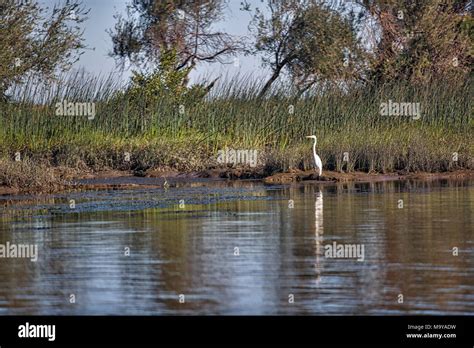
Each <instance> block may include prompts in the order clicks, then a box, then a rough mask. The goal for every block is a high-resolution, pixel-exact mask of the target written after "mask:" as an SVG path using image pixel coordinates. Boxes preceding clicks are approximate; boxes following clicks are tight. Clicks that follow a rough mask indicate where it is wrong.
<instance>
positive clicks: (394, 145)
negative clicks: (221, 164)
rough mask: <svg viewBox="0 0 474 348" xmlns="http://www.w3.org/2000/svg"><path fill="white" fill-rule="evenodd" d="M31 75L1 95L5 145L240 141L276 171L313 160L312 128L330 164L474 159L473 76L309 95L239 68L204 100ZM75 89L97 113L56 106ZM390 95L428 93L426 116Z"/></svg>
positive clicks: (211, 149) (58, 150) (41, 148)
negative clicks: (68, 112) (265, 86)
mask: <svg viewBox="0 0 474 348" xmlns="http://www.w3.org/2000/svg"><path fill="white" fill-rule="evenodd" d="M32 84H33V83H32ZM32 84H30V85H27V87H26V88H23V89H17V90H14V91H13V94H14V100H16V102H12V103H11V104H8V105H2V106H1V110H0V157H4V158H13V156H14V154H15V153H16V152H20V153H21V154H22V157H24V158H30V159H33V160H35V161H42V162H44V161H46V162H49V163H50V164H52V165H67V166H72V167H77V166H78V165H79V164H84V165H86V166H89V167H92V168H95V169H99V168H103V167H109V168H117V169H136V168H145V169H146V168H150V167H157V166H169V167H172V168H176V169H178V170H183V171H190V170H202V169H205V168H208V167H209V166H213V165H215V161H212V158H213V157H215V156H216V153H217V151H218V150H219V149H223V148H225V147H229V148H234V149H257V150H259V151H260V154H261V156H260V159H261V161H260V164H262V165H265V164H266V165H267V166H269V163H270V162H271V166H270V167H271V168H270V170H271V171H281V170H287V169H288V168H292V167H293V168H301V169H304V168H309V167H311V165H312V161H311V142H310V141H308V140H307V139H306V138H305V136H306V135H311V134H315V135H316V136H317V137H318V147H317V148H318V150H317V151H318V153H319V154H320V156H321V158H322V160H323V163H324V166H325V169H326V170H327V169H332V170H349V171H353V170H362V171H368V172H392V171H397V170H403V171H429V172H432V171H446V170H450V169H452V168H472V166H473V161H472V157H473V152H474V146H473V140H472V139H473V137H472V134H473V122H472V117H471V114H472V105H471V102H470V100H471V99H472V92H471V89H470V88H469V86H470V83H469V81H466V82H464V83H449V84H448V83H444V82H437V83H433V84H432V85H430V86H427V87H417V86H408V85H405V84H403V83H398V84H394V85H391V86H379V87H376V86H372V87H367V86H365V87H352V88H349V92H344V91H342V90H341V88H337V87H330V88H327V87H326V89H325V90H324V92H321V93H316V94H314V95H308V96H304V97H302V98H295V97H293V96H292V95H290V94H289V92H288V91H290V90H291V89H290V88H286V89H285V88H283V87H281V88H280V89H279V90H276V91H275V92H274V94H273V95H272V96H270V97H269V98H266V99H258V98H257V97H256V96H257V93H258V88H259V85H258V83H255V82H252V81H250V80H239V81H237V80H234V81H230V82H228V83H226V84H221V85H220V86H216V87H215V89H214V90H213V91H212V92H211V94H210V95H209V96H208V98H207V99H205V100H184V101H181V102H176V101H175V100H174V99H172V98H167V97H166V96H163V97H162V98H159V99H158V101H157V102H155V103H154V104H153V105H145V101H140V100H138V101H137V100H134V101H133V102H132V101H131V100H129V99H128V98H127V97H123V96H120V97H117V96H116V94H115V92H116V91H117V90H118V89H120V88H121V86H120V85H119V84H118V83H116V82H114V81H113V79H112V78H105V79H101V78H94V77H87V76H84V75H79V74H77V75H74V76H72V77H69V78H65V79H62V80H60V81H59V82H58V83H56V84H52V85H45V86H42V87H41V88H32V87H28V86H31V85H32ZM64 99H65V100H68V101H72V102H75V101H78V102H95V103H96V107H97V110H96V113H97V115H96V117H95V118H94V119H93V120H88V119H87V117H84V116H56V115H55V108H54V103H55V102H57V101H62V100H64ZM389 99H391V100H392V101H397V102H419V103H420V104H421V108H422V113H421V118H420V119H419V120H414V119H413V118H411V117H407V116H398V117H396V116H381V115H380V114H379V107H380V103H381V102H387V101H388V100H389ZM126 152H128V153H130V156H131V160H130V161H129V162H127V161H124V156H125V153H126ZM345 152H347V154H348V158H349V160H348V161H343V157H344V153H345ZM455 153H457V156H458V158H457V161H453V158H454V157H453V156H454V154H455ZM262 162H265V163H262Z"/></svg>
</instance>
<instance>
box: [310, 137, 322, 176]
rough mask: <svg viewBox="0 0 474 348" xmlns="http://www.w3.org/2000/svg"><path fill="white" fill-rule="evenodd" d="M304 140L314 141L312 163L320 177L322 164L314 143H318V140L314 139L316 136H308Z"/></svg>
mask: <svg viewBox="0 0 474 348" xmlns="http://www.w3.org/2000/svg"><path fill="white" fill-rule="evenodd" d="M306 138H311V139H314V144H313V155H314V163H315V164H316V167H318V169H319V176H321V174H322V173H323V162H322V161H321V158H320V157H319V156H318V154H317V153H316V142H317V141H318V139H317V138H316V135H308V136H307V137H306Z"/></svg>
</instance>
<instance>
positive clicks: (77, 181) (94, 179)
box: [0, 167, 474, 195]
mask: <svg viewBox="0 0 474 348" xmlns="http://www.w3.org/2000/svg"><path fill="white" fill-rule="evenodd" d="M51 170H52V171H53V172H54V177H55V178H56V180H57V182H58V183H59V184H58V183H56V184H55V185H52V186H51V185H49V186H47V187H46V188H45V189H44V190H42V189H41V187H21V186H17V187H10V186H8V185H0V195H14V194H20V193H52V192H60V191H68V190H102V189H109V190H114V189H115V190H120V189H133V188H138V187H139V188H147V187H149V188H164V189H167V188H170V187H175V186H176V184H177V183H179V182H189V181H191V180H192V181H213V180H225V179H227V180H249V179H253V180H261V181H263V183H265V184H268V185H272V184H291V183H297V182H301V181H313V182H315V183H320V184H327V183H335V182H352V181H354V182H375V181H393V180H408V179H419V180H435V179H466V178H474V170H466V169H463V170H456V171H451V172H443V173H403V172H397V173H384V174H381V173H373V174H372V173H371V174H369V173H364V172H350V173H341V172H335V171H324V172H323V174H322V175H321V176H318V173H317V172H315V171H303V170H298V169H293V170H290V171H289V172H287V173H277V174H274V175H268V173H266V172H265V170H264V169H253V168H213V169H208V170H205V171H199V172H188V173H183V172H179V171H176V170H173V169H170V168H155V169H150V170H147V171H145V172H138V173H137V172H134V171H124V170H112V169H110V170H102V171H78V170H72V169H70V168H60V167H58V168H53V169H51ZM136 178H150V179H157V180H150V181H148V182H147V181H146V180H142V181H139V182H138V183H137V182H136V180H133V179H136Z"/></svg>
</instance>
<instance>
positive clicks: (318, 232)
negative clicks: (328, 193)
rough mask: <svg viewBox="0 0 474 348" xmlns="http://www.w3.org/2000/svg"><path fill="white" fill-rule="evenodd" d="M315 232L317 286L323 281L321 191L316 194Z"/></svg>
mask: <svg viewBox="0 0 474 348" xmlns="http://www.w3.org/2000/svg"><path fill="white" fill-rule="evenodd" d="M314 230H315V240H316V284H318V285H319V282H320V281H321V260H320V258H321V254H322V250H321V248H322V243H323V233H324V230H323V192H322V191H321V190H319V192H317V193H316V201H315V202H314Z"/></svg>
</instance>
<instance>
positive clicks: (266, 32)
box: [244, 0, 361, 96]
mask: <svg viewBox="0 0 474 348" xmlns="http://www.w3.org/2000/svg"><path fill="white" fill-rule="evenodd" d="M266 7H267V9H266V11H263V10H260V9H259V8H256V9H255V13H254V16H253V19H252V21H251V23H250V26H249V29H250V31H251V32H252V33H253V34H254V37H255V49H254V51H253V52H252V53H261V54H263V58H262V62H263V64H264V65H266V66H269V67H270V69H271V70H272V75H271V76H270V78H269V79H268V80H267V82H266V83H265V85H264V86H263V88H262V90H261V92H260V96H264V95H265V94H266V93H267V91H268V90H269V89H270V87H271V85H272V84H273V83H274V82H275V81H276V80H277V79H278V78H279V77H280V75H281V74H282V72H284V71H286V72H287V73H289V76H290V78H291V79H292V80H293V82H295V84H296V86H297V87H298V88H299V89H300V93H302V92H304V91H306V90H307V89H308V88H310V87H311V86H312V85H314V83H316V82H318V81H320V80H323V79H331V78H336V77H342V76H343V71H344V70H346V71H349V70H351V69H352V68H353V67H354V64H353V63H351V64H350V65H349V64H348V63H349V59H348V58H349V57H352V58H353V59H352V61H355V57H357V56H358V52H360V51H361V50H360V49H359V48H358V41H357V38H356V35H355V33H354V31H353V30H352V27H351V23H350V21H349V19H346V18H344V17H343V16H342V15H341V13H340V12H338V11H336V10H335V9H333V8H331V7H330V6H328V5H326V4H324V3H323V2H321V1H316V0H268V1H267V3H266ZM244 9H245V10H250V9H249V5H248V4H245V6H244ZM267 13H268V14H267ZM349 67H352V68H350V69H348V68H349ZM352 70H353V69H352Z"/></svg>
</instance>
